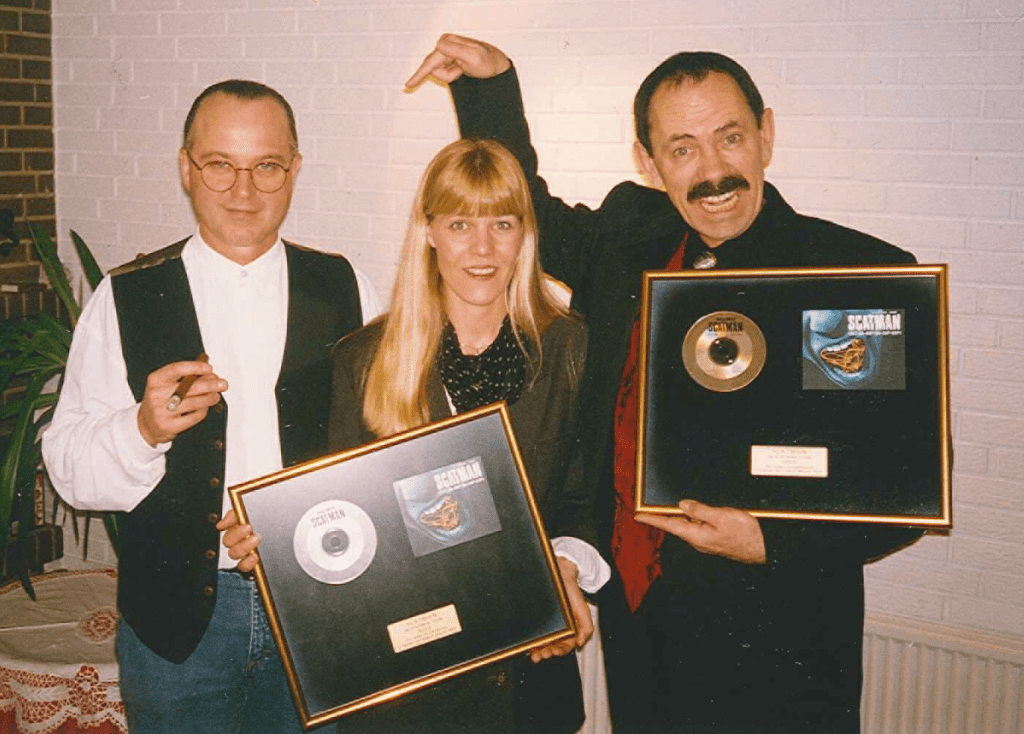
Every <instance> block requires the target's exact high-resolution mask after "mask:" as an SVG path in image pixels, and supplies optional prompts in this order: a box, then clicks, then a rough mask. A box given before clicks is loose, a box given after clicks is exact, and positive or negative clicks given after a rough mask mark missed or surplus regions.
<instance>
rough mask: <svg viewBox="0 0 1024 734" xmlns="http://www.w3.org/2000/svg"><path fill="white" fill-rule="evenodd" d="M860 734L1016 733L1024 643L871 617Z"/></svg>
mask: <svg viewBox="0 0 1024 734" xmlns="http://www.w3.org/2000/svg"><path fill="white" fill-rule="evenodd" d="M861 719H862V725H861V730H862V731H863V732H864V734H1021V732H1024V641H1022V640H1017V639H1010V638H1004V637H996V636H994V635H987V634H984V633H980V632H971V631H969V630H962V629H956V628H954V627H946V626H943V625H939V624H933V623H929V622H918V621H915V620H908V619H902V618H899V617H890V616H887V615H882V614H869V615H868V617H867V619H866V620H865V624H864V694H863V697H862V698H861Z"/></svg>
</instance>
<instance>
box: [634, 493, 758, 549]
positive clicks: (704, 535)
mask: <svg viewBox="0 0 1024 734" xmlns="http://www.w3.org/2000/svg"><path fill="white" fill-rule="evenodd" d="M679 508H680V509H681V510H682V511H683V516H682V517H679V516H676V515H673V516H667V515H649V514H646V513H639V514H637V516H636V520H637V522H642V523H646V524H647V525H651V526H653V527H656V528H658V529H659V530H664V531H665V532H666V533H671V534H672V535H675V536H676V537H677V538H680V539H682V540H684V541H686V542H687V543H689V544H690V545H692V546H693V547H694V548H696V549H697V550H699V551H700V552H701V553H708V554H710V555H713V556H722V557H723V558H729V559H731V560H733V561H739V562H740V563H750V564H759V563H765V561H766V559H767V556H766V554H765V548H764V535H763V534H762V533H761V525H760V523H758V521H757V518H756V517H754V516H753V515H751V514H750V513H749V512H744V511H743V510H737V509H736V508H734V507H712V506H711V505H705V504H702V503H700V502H697V501H696V500H683V501H682V502H680V503H679Z"/></svg>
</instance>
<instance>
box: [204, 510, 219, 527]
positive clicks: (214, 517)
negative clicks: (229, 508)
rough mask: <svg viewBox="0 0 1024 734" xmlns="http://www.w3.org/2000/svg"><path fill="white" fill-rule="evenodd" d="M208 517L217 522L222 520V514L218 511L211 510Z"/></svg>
mask: <svg viewBox="0 0 1024 734" xmlns="http://www.w3.org/2000/svg"><path fill="white" fill-rule="evenodd" d="M206 519H207V520H209V521H210V522H212V523H214V524H216V522H217V521H218V520H220V515H218V514H217V513H216V512H211V513H210V514H209V515H207V516H206Z"/></svg>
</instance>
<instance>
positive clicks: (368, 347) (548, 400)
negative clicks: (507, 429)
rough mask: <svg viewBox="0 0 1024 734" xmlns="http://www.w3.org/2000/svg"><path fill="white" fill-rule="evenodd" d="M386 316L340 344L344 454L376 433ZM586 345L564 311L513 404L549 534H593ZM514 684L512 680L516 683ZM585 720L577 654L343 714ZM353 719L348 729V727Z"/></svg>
mask: <svg viewBox="0 0 1024 734" xmlns="http://www.w3.org/2000/svg"><path fill="white" fill-rule="evenodd" d="M383 323H384V322H383V320H378V321H375V322H373V323H372V324H370V325H368V326H366V327H364V328H362V329H360V330H359V331H356V332H354V333H352V334H350V335H349V336H348V337H346V338H345V339H343V340H342V341H341V342H339V344H338V345H337V346H336V347H335V349H334V352H333V354H332V358H333V362H334V372H333V390H332V399H331V417H330V423H329V426H328V442H329V444H330V449H331V451H339V450H342V449H346V448H351V447H353V446H359V445H362V444H365V443H369V442H370V441H373V440H376V439H377V438H379V437H378V436H375V435H373V434H372V433H371V432H370V431H369V430H368V429H367V427H366V425H365V424H364V423H363V420H362V406H363V387H364V384H363V383H364V377H365V374H366V371H367V369H368V368H369V365H370V362H371V361H372V359H373V356H374V355H375V354H376V351H377V346H378V344H379V343H380V338H381V335H382V333H383ZM586 349H587V335H586V329H585V327H584V326H583V322H582V321H580V320H579V319H576V318H559V319H557V320H555V321H554V322H553V323H552V324H551V325H550V326H549V327H548V329H547V331H545V333H544V335H543V337H542V360H541V363H540V368H539V371H538V372H537V374H536V377H535V378H534V379H533V380H532V381H529V378H528V381H527V384H526V387H525V388H524V390H523V393H522V394H521V395H520V397H519V399H518V400H517V401H516V402H515V403H514V404H513V405H512V406H511V407H510V409H509V413H510V416H511V419H512V427H513V429H514V431H515V434H516V440H517V442H518V443H519V448H520V452H521V454H522V458H523V464H524V466H525V467H526V472H527V475H528V476H529V478H530V485H531V487H532V488H533V492H534V496H535V499H536V501H537V506H538V509H539V510H540V513H541V517H542V518H543V519H544V524H545V527H546V528H547V530H548V533H549V535H550V536H552V537H556V536H559V535H574V536H576V537H582V538H584V539H590V540H591V542H593V541H592V538H593V525H592V522H591V514H590V513H591V508H590V503H589V495H588V493H586V492H584V491H583V490H582V488H581V485H580V482H579V479H580V473H579V467H578V465H576V466H575V467H570V464H569V456H570V455H572V454H577V452H575V451H573V448H574V446H573V444H574V436H573V432H572V426H573V423H574V411H575V404H576V399H575V398H576V386H577V384H578V377H579V374H580V372H581V370H582V367H583V361H584V357H585V355H586ZM427 398H428V402H429V406H430V418H431V420H440V419H441V418H445V417H448V416H450V415H451V410H450V409H449V406H448V401H447V398H446V396H445V392H444V387H443V386H442V383H441V378H440V374H439V373H438V370H437V368H436V366H435V368H434V369H433V370H432V371H431V374H430V376H429V378H428V383H427ZM513 682H514V685H513ZM582 722H583V700H582V692H581V688H580V679H579V671H578V669H577V667H576V659H575V656H574V655H568V656H566V657H562V658H554V659H551V660H546V661H544V662H542V663H538V664H536V665H534V664H532V663H530V662H529V661H528V660H525V661H515V663H512V664H498V665H493V666H488V667H487V668H484V669H482V670H480V671H474V672H472V673H468V674H466V675H463V676H460V677H458V678H455V679H453V680H451V681H446V682H444V683H441V684H439V685H436V686H433V687H431V688H430V689H427V690H425V691H421V692H418V693H415V694H411V695H409V696H407V697H405V698H403V699H400V700H399V701H397V702H395V703H392V704H386V705H384V706H381V707H378V708H377V709H373V710H371V711H368V712H365V714H362V713H361V714H356V715H354V716H352V717H348V718H347V719H345V720H343V721H342V723H341V725H340V726H339V730H340V731H360V732H362V731H380V732H400V731H410V732H429V731H435V729H436V731H438V732H450V731H474V732H475V731H487V732H501V731H515V732H517V733H519V734H523V733H525V732H550V733H552V734H555V733H556V732H564V733H567V732H571V731H575V730H576V729H577V728H579V726H580V725H581V724H582ZM349 726H351V727H352V728H351V729H350V728H348V727H349Z"/></svg>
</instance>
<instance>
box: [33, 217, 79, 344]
mask: <svg viewBox="0 0 1024 734" xmlns="http://www.w3.org/2000/svg"><path fill="white" fill-rule="evenodd" d="M28 227H29V230H30V231H31V232H32V242H33V244H34V245H35V248H36V254H38V255H39V262H40V263H42V266H43V270H45V271H46V277H47V278H48V279H49V281H50V287H52V288H53V290H54V292H55V293H56V294H57V297H58V298H60V300H61V303H63V304H64V308H66V309H67V311H68V314H69V315H70V316H71V323H72V324H76V323H78V317H79V316H80V315H81V314H82V309H81V307H80V306H79V305H78V302H77V301H76V300H75V294H74V293H73V292H72V290H71V284H70V283H69V282H68V276H67V274H66V273H65V272H64V266H63V265H61V262H60V257H58V256H57V248H56V246H54V244H53V240H51V239H50V235H48V234H47V233H46V230H45V229H43V228H42V226H40V225H38V224H29V226H28Z"/></svg>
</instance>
